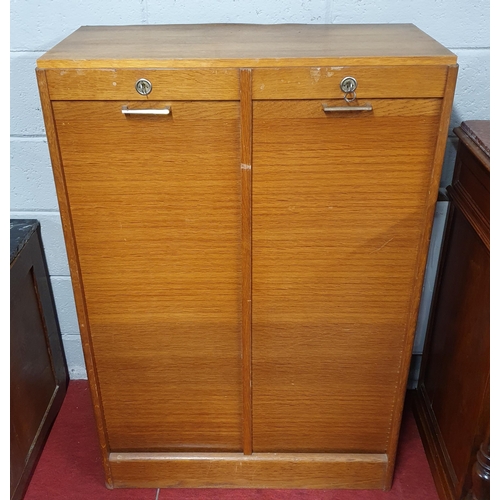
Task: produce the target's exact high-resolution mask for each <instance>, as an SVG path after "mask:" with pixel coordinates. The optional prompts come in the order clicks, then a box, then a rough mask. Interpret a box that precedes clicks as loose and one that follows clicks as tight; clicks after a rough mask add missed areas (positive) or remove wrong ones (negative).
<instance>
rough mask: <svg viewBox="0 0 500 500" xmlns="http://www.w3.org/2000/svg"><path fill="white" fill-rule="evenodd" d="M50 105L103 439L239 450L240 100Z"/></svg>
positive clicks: (137, 446) (135, 445)
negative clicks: (137, 110)
mask: <svg viewBox="0 0 500 500" xmlns="http://www.w3.org/2000/svg"><path fill="white" fill-rule="evenodd" d="M125 105H127V106H129V107H137V106H140V105H141V104H140V103H135V104H134V103H133V102H132V103H131V102H99V101H92V102H90V101H88V102H85V101H82V102H67V101H59V102H56V103H54V115H55V119H56V124H57V129H58V135H59V141H60V145H61V154H62V161H63V164H64V171H65V177H66V184H67V189H68V196H69V200H70V203H71V210H72V217H73V224H74V232H75V237H76V242H77V245H78V251H79V257H80V265H81V271H82V278H83V282H84V286H85V292H86V303H87V310H88V317H89V323H90V328H91V331H92V340H93V345H94V352H95V360H96V365H97V370H98V373H99V376H100V381H101V391H102V400H103V408H104V413H105V416H106V424H107V430H108V435H109V442H110V448H111V450H112V451H124V450H136V451H138V450H170V451H174V450H175V451H189V450H204V451H210V450H219V451H225V450H240V449H241V446H242V436H241V405H242V395H241V385H242V381H241V174H240V171H241V170H240V165H239V163H240V161H239V153H240V151H239V121H238V117H239V103H238V102H204V103H202V102H174V103H165V102H149V103H147V106H148V107H157V108H162V109H164V108H165V106H166V105H171V110H172V111H171V114H170V115H167V116H161V115H160V116H150V115H135V116H125V115H124V114H122V112H121V110H122V106H125Z"/></svg>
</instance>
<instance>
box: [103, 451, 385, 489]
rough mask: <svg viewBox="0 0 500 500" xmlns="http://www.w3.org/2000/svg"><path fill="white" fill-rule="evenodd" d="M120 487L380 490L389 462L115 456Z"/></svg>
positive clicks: (321, 456)
mask: <svg viewBox="0 0 500 500" xmlns="http://www.w3.org/2000/svg"><path fill="white" fill-rule="evenodd" d="M110 463H111V467H112V470H113V474H114V476H115V477H117V478H120V479H118V480H117V481H116V486H117V487H142V488H149V487H151V486H154V487H158V486H159V487H162V488H165V487H180V488H194V487H204V488H222V487H224V488H352V489H381V488H382V485H383V483H384V477H385V470H386V468H387V457H386V456H385V455H377V454H355V453H349V454H348V453H346V454H329V453H254V454H253V455H243V454H239V453H210V454H202V453H183V454H175V453H170V454H166V453H164V454H159V453H157V454H153V453H127V454H123V453H120V454H118V453H112V454H111V456H110Z"/></svg>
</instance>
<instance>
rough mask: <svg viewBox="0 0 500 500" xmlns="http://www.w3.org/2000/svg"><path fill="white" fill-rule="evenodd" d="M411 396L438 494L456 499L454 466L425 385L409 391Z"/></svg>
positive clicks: (449, 499) (447, 499) (441, 496)
mask: <svg viewBox="0 0 500 500" xmlns="http://www.w3.org/2000/svg"><path fill="white" fill-rule="evenodd" d="M409 396H410V401H411V407H412V410H413V415H414V417H415V421H416V423H417V428H418V430H419V433H420V437H421V440H422V444H423V445H424V450H425V454H426V456H427V461H428V462H429V466H430V469H431V473H432V477H433V479H434V484H435V485H436V490H437V492H438V496H439V498H440V500H455V494H454V492H455V487H456V485H455V482H456V479H455V482H454V481H453V478H452V476H451V474H450V472H451V473H453V468H452V467H451V464H450V460H449V457H448V456H447V453H446V451H445V448H444V447H443V446H442V444H441V442H440V441H441V440H440V432H439V427H438V426H437V424H436V423H435V420H434V419H433V417H432V416H433V413H432V408H431V407H430V404H429V401H428V398H427V397H426V391H425V386H424V385H423V384H421V385H420V386H419V387H418V388H417V389H415V390H413V391H409Z"/></svg>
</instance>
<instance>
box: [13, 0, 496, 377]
mask: <svg viewBox="0 0 500 500" xmlns="http://www.w3.org/2000/svg"><path fill="white" fill-rule="evenodd" d="M489 9H490V5H489V1H488V0H477V1H475V2H470V1H469V0H422V1H419V2H401V1H399V0H383V1H377V2H374V1H373V0H300V1H296V2H285V1H283V0H212V1H211V2H207V1H205V0H129V1H127V2H123V1H121V0H106V1H105V2H102V1H101V0H86V1H83V0H76V1H70V2H68V1H67V0H51V1H50V2H47V1H44V0H11V4H10V13H11V24H10V33H11V130H10V133H11V217H12V218H35V219H38V220H40V223H41V227H42V239H43V244H44V247H45V251H46V255H47V261H48V266H49V272H50V274H51V282H52V285H53V288H54V295H55V301H56V307H57V312H58V316H59V322H60V325H61V330H62V335H63V343H64V348H65V350H66V356H67V359H68V364H69V368H70V372H71V377H72V378H85V377H86V372H85V367H84V363H83V355H82V349H81V342H80V336H79V330H78V321H77V318H76V311H75V305H74V301H73V295H72V290H71V281H70V278H69V270H68V262H67V258H66V254H65V250H64V242H63V236H62V228H61V221H60V217H59V212H58V204H57V199H56V195H55V188H54V181H53V179H52V172H51V166H50V160H49V155H48V151H47V142H46V140H45V135H44V127H43V120H42V114H41V110H40V102H39V98H38V91H37V86H36V79H35V72H34V69H35V61H36V59H37V58H38V57H39V56H40V55H42V54H43V52H44V51H46V50H48V49H50V48H51V47H52V46H54V45H55V44H56V43H58V42H59V41H61V40H62V39H63V38H65V37H66V36H67V35H69V34H70V33H72V32H73V31H74V30H75V29H77V28H78V27H79V26H81V25H93V24H98V25H115V24H169V23H174V24H179V23H262V24H275V23H334V24H341V23H346V24H350V23H413V24H415V25H417V26H418V27H419V28H420V29H422V30H424V31H425V32H426V33H428V34H429V35H430V36H432V37H433V38H435V39H436V40H437V41H439V42H441V43H442V44H443V45H445V46H446V47H448V48H449V49H450V50H452V51H453V52H455V53H456V54H457V56H458V62H459V65H460V71H459V76H458V84H457V92H456V97H455V103H454V106H453V114H452V123H451V126H450V132H449V139H448V147H447V150H446V158H445V162H444V168H443V176H442V181H441V185H442V186H443V187H444V186H446V185H448V184H449V182H450V180H451V176H452V172H453V164H454V161H455V154H456V139H455V138H454V136H453V134H452V132H451V130H452V128H453V127H456V126H458V125H460V123H461V122H462V121H463V120H473V119H489V106H490V103H489V79H490V69H489V57H490V48H489V47H490V41H489V39H490V33H489V24H490V19H489Z"/></svg>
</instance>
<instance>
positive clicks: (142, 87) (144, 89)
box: [135, 78, 153, 95]
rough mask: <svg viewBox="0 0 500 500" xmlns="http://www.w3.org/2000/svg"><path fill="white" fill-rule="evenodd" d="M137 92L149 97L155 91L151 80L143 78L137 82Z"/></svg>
mask: <svg viewBox="0 0 500 500" xmlns="http://www.w3.org/2000/svg"><path fill="white" fill-rule="evenodd" d="M135 90H137V92H138V93H139V94H141V95H148V94H149V93H151V91H152V90H153V85H151V82H150V81H149V80H146V79H145V78H141V79H139V80H137V82H135Z"/></svg>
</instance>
